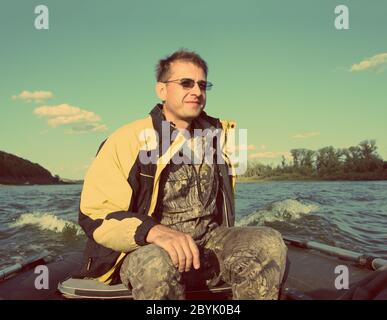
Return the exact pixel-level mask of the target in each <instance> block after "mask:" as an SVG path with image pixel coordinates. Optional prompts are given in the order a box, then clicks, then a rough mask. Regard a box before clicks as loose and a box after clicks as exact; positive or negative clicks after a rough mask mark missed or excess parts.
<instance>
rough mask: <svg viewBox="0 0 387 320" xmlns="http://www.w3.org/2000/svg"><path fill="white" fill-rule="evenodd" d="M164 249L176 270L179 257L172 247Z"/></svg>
mask: <svg viewBox="0 0 387 320" xmlns="http://www.w3.org/2000/svg"><path fill="white" fill-rule="evenodd" d="M165 249H166V251H167V252H168V254H169V256H170V257H171V260H172V263H173V265H174V266H175V267H176V268H177V267H178V266H179V256H178V254H177V251H176V249H175V247H174V246H173V245H169V246H167V247H166V248H165Z"/></svg>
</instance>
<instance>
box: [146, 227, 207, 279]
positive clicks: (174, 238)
mask: <svg viewBox="0 0 387 320" xmlns="http://www.w3.org/2000/svg"><path fill="white" fill-rule="evenodd" d="M146 242H148V243H153V244H155V245H157V246H159V247H161V248H163V249H164V250H165V251H167V252H168V254H169V256H170V257H171V259H172V262H173V264H174V266H175V267H176V268H177V267H178V268H179V272H184V270H185V271H186V272H188V271H189V270H190V269H191V265H192V264H193V266H194V268H195V269H199V268H200V258H199V249H198V247H197V245H196V243H195V241H194V240H193V239H192V237H191V236H190V235H188V234H185V233H183V232H179V231H176V230H173V229H171V228H168V227H166V226H164V225H162V224H158V225H156V226H154V227H152V228H151V229H150V230H149V232H148V235H147V237H146Z"/></svg>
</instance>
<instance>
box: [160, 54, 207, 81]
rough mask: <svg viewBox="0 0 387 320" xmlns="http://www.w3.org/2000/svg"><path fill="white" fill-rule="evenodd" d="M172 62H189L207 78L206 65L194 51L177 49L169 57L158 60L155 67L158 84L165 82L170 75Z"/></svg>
mask: <svg viewBox="0 0 387 320" xmlns="http://www.w3.org/2000/svg"><path fill="white" fill-rule="evenodd" d="M174 61H185V62H191V63H193V64H194V65H195V66H197V67H199V68H201V69H202V70H203V71H204V73H205V75H206V78H207V74H208V67H207V63H206V62H205V61H204V60H203V59H202V57H200V56H199V55H198V54H197V53H196V52H194V51H188V50H185V49H179V50H177V51H175V52H174V53H172V54H171V55H169V56H167V57H165V58H164V59H160V60H159V62H158V64H157V65H156V79H157V81H158V82H163V81H167V79H168V77H169V76H170V73H171V63H172V62H174Z"/></svg>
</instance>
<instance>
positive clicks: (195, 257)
mask: <svg viewBox="0 0 387 320" xmlns="http://www.w3.org/2000/svg"><path fill="white" fill-rule="evenodd" d="M187 238H188V245H189V247H190V249H191V252H192V256H193V266H194V268H195V269H199V268H200V254H199V249H198V246H197V245H196V243H195V241H194V240H193V239H192V238H191V237H187Z"/></svg>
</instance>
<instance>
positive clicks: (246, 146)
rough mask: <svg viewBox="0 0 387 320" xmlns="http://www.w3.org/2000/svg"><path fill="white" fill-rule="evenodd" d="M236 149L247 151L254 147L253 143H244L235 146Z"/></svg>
mask: <svg viewBox="0 0 387 320" xmlns="http://www.w3.org/2000/svg"><path fill="white" fill-rule="evenodd" d="M236 148H237V150H247V151H251V150H254V149H255V146H254V145H253V144H249V145H246V144H240V145H238V146H237V147H236Z"/></svg>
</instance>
